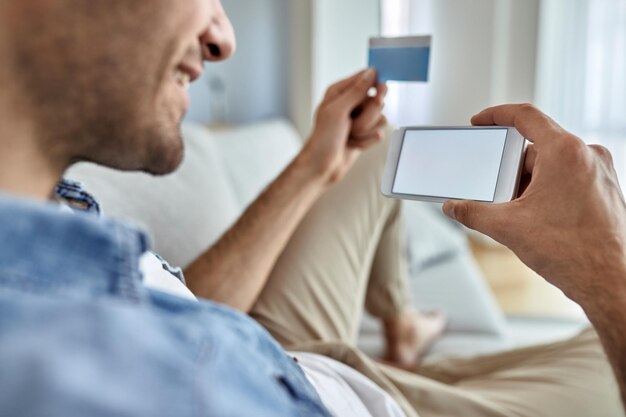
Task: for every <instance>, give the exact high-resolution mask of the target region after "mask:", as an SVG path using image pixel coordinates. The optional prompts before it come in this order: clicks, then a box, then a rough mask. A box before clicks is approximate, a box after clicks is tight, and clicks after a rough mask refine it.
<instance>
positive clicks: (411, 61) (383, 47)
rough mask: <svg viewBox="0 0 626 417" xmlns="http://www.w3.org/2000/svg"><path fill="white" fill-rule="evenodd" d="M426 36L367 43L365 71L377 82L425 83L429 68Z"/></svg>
mask: <svg viewBox="0 0 626 417" xmlns="http://www.w3.org/2000/svg"><path fill="white" fill-rule="evenodd" d="M431 42H432V38H431V37H430V36H410V37H403V38H372V39H370V49H369V67H370V68H375V69H376V71H377V72H378V82H381V83H384V82H387V81H404V82H426V81H428V73H429V66H430V47H431Z"/></svg>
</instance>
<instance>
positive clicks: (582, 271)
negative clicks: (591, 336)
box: [444, 105, 626, 403]
mask: <svg viewBox="0 0 626 417" xmlns="http://www.w3.org/2000/svg"><path fill="white" fill-rule="evenodd" d="M472 122H473V123H474V124H476V125H501V126H515V127H516V128H517V129H518V130H519V131H520V132H521V133H522V134H523V135H524V136H525V137H526V138H528V139H529V140H531V141H532V142H533V145H532V146H531V147H530V148H529V150H528V155H527V157H526V164H525V169H526V178H525V180H526V181H525V183H526V184H525V188H524V190H523V192H522V194H521V196H520V197H519V198H518V199H517V200H515V201H513V202H512V203H508V204H502V205H491V206H489V205H484V204H480V203H474V202H458V203H454V202H449V203H447V204H446V205H445V207H444V211H445V212H446V214H448V215H449V216H450V217H452V218H454V219H456V220H458V221H460V222H461V223H463V224H465V225H466V226H468V227H471V228H473V229H475V230H478V231H480V232H482V233H485V234H487V235H489V236H491V237H492V238H494V239H495V240H497V241H499V242H501V243H503V244H504V245H506V246H508V247H509V248H511V249H512V250H513V251H514V252H515V253H516V254H517V255H518V256H519V257H520V259H521V260H522V261H524V262H525V263H526V264H527V265H528V266H529V267H531V268H532V269H534V270H535V271H536V272H537V273H538V274H540V275H541V276H542V277H544V278H545V279H546V280H548V281H549V282H551V283H552V284H554V285H556V286H557V287H559V288H560V289H562V290H563V292H564V293H565V294H566V295H567V296H568V297H569V298H571V299H572V300H574V301H576V302H577V303H579V304H580V305H581V306H582V307H583V308H584V310H585V312H586V313H587V315H588V317H589V319H590V320H591V322H592V323H593V325H594V327H595V329H596V331H597V332H598V334H599V336H600V339H601V340H602V343H603V345H604V348H605V350H606V351H607V353H608V355H609V359H610V360H611V363H612V365H613V370H614V371H615V374H616V376H617V380H618V382H619V384H620V388H621V393H622V399H623V401H624V402H625V403H626V321H625V320H624V318H626V269H625V268H626V265H625V264H626V203H625V202H624V196H623V194H622V191H621V189H620V186H619V183H618V180H617V175H616V173H615V168H614V167H613V161H612V157H611V154H610V153H609V151H608V150H607V149H605V148H603V147H601V146H597V145H591V146H586V145H585V143H584V142H583V141H582V140H580V139H579V138H577V137H576V136H574V135H572V134H570V133H568V132H566V131H565V130H563V129H562V128H561V127H560V126H559V125H557V124H556V123H555V122H554V121H552V120H551V119H550V118H548V117H547V116H546V115H544V114H542V113H541V112H540V111H539V110H537V109H536V108H534V107H533V106H531V105H518V106H501V107H495V108H492V109H487V110H485V111H483V112H482V113H480V114H478V115H476V116H475V117H474V118H473V120H472Z"/></svg>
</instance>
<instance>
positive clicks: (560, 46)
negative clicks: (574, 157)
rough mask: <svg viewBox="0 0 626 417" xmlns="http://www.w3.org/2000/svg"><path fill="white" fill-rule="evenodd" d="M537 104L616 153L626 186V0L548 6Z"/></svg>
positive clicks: (556, 1) (566, 0)
mask: <svg viewBox="0 0 626 417" xmlns="http://www.w3.org/2000/svg"><path fill="white" fill-rule="evenodd" d="M539 39H540V43H539V60H538V69H537V81H538V82H537V92H536V96H537V104H538V105H539V106H540V107H542V108H543V109H545V110H546V111H547V112H548V113H549V114H550V115H551V116H553V117H554V118H555V119H556V120H557V121H558V122H559V123H561V124H562V125H564V126H565V127H566V128H567V129H569V130H571V131H573V132H574V133H576V134H577V135H579V136H581V137H582V138H584V139H585V140H586V141H587V142H589V143H601V144H603V145H605V146H607V147H609V148H610V149H611V151H612V152H613V154H614V157H615V161H616V166H617V168H618V171H619V173H620V176H621V178H622V184H623V185H624V184H625V182H624V180H626V0H543V2H542V8H541V24H540V37H539Z"/></svg>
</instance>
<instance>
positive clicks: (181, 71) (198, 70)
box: [174, 60, 203, 89]
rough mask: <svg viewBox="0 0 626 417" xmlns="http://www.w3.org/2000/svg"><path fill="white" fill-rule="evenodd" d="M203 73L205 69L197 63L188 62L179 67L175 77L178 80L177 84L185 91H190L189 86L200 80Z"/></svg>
mask: <svg viewBox="0 0 626 417" xmlns="http://www.w3.org/2000/svg"><path fill="white" fill-rule="evenodd" d="M202 72H203V69H202V65H201V64H196V63H195V62H191V60H187V61H184V62H182V63H181V64H179V65H178V67H177V68H176V71H175V74H174V77H175V79H176V83H178V84H179V85H180V86H181V87H183V88H185V89H189V84H190V83H192V82H193V81H195V80H197V79H198V78H200V76H201V75H202Z"/></svg>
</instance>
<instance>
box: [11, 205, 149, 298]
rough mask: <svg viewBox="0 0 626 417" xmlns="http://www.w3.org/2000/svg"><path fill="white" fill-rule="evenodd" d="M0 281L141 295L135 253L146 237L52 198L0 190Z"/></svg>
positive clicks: (80, 292)
mask: <svg viewBox="0 0 626 417" xmlns="http://www.w3.org/2000/svg"><path fill="white" fill-rule="evenodd" d="M0 216H2V219H3V221H2V222H0V245H2V246H1V249H0V286H2V287H10V288H14V289H18V290H22V291H30V292H39V293H46V294H54V293H56V294H59V295H67V296H72V295H76V296H84V295H90V296H93V297H107V296H115V297H118V298H120V297H121V298H123V299H126V300H128V301H132V302H139V301H141V300H143V299H144V296H145V291H146V290H145V289H144V287H143V285H142V284H141V273H140V271H139V258H140V256H141V255H142V254H143V253H144V252H146V251H147V250H148V239H147V237H146V236H145V235H144V234H142V233H140V232H138V231H136V230H134V229H132V228H130V227H128V226H126V225H124V224H121V223H118V222H113V221H109V220H102V219H99V218H97V217H95V216H93V215H87V214H82V213H67V212H63V211H62V210H59V206H58V205H57V204H52V203H50V204H43V203H38V202H32V201H27V200H20V199H16V198H14V197H9V196H6V195H2V194H0Z"/></svg>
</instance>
